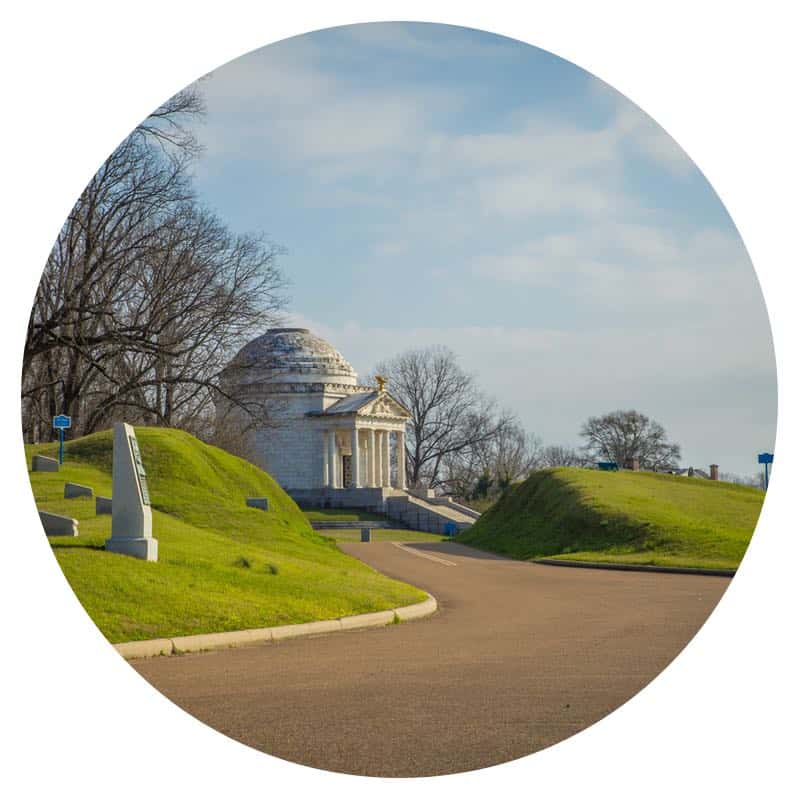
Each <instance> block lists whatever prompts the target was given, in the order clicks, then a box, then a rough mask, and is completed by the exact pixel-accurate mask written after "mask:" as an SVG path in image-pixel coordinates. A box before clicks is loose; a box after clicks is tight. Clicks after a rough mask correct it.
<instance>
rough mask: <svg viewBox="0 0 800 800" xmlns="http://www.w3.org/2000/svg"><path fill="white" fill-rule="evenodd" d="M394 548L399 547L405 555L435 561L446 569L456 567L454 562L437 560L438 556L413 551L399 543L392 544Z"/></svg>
mask: <svg viewBox="0 0 800 800" xmlns="http://www.w3.org/2000/svg"><path fill="white" fill-rule="evenodd" d="M392 544H393V545H394V546H395V547H399V548H400V549H401V550H404V551H405V552H406V553H411V554H412V555H415V556H419V557H420V558H427V559H428V561H436V562H437V563H438V564H444V565H445V566H446V567H455V566H458V565H457V564H456V562H455V561H447V559H444V558H439V557H438V556H432V555H431V554H430V553H424V552H422V551H421V550H414V549H413V548H411V547H406V545H404V544H401V543H400V542H392Z"/></svg>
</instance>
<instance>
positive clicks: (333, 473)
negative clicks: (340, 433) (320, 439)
mask: <svg viewBox="0 0 800 800" xmlns="http://www.w3.org/2000/svg"><path fill="white" fill-rule="evenodd" d="M338 473H339V470H338V469H337V468H336V431H334V430H329V431H328V485H329V486H330V487H331V489H337V488H338V478H339V475H338Z"/></svg>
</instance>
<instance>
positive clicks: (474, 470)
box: [374, 346, 681, 505]
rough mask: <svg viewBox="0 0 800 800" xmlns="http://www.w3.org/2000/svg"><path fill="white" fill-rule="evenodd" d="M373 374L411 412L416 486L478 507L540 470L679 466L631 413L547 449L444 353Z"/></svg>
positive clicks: (409, 443)
mask: <svg viewBox="0 0 800 800" xmlns="http://www.w3.org/2000/svg"><path fill="white" fill-rule="evenodd" d="M374 371H375V373H376V374H381V375H383V376H385V377H386V378H388V380H389V389H390V391H391V392H392V394H394V395H395V397H397V399H398V400H400V401H401V402H402V403H403V404H404V405H405V406H406V408H408V410H409V411H410V412H411V421H410V424H409V429H408V433H407V436H406V453H405V456H406V476H407V479H408V482H409V485H410V486H411V487H413V488H426V489H435V490H438V491H439V492H442V493H446V494H450V495H452V496H454V497H457V498H460V499H462V500H466V501H469V502H473V503H475V504H477V505H481V504H482V501H486V500H491V499H492V498H494V497H496V496H497V495H498V494H500V493H502V492H503V491H504V490H505V489H506V488H507V487H508V486H510V485H511V484H513V483H516V482H517V481H520V480H523V479H524V478H526V477H527V476H528V475H529V474H530V473H531V472H533V471H535V470H539V469H545V468H548V467H593V466H595V465H596V464H597V462H598V461H614V462H617V463H618V464H619V465H620V466H621V467H623V466H626V465H629V464H632V463H633V462H634V460H635V461H638V462H639V466H640V468H641V469H648V470H657V471H667V470H669V469H673V468H675V467H677V465H678V462H679V460H680V453H681V451H680V447H679V446H678V445H677V444H675V443H674V442H670V441H669V440H668V438H667V434H666V431H665V430H664V427H663V426H662V425H660V424H659V423H658V422H655V421H654V420H651V419H650V418H649V417H647V416H646V415H644V414H642V413H640V412H638V411H634V410H629V411H614V412H611V413H608V414H605V415H603V416H599V417H590V418H589V419H588V420H587V421H586V422H585V423H584V424H583V426H582V427H581V429H580V436H581V438H582V439H583V445H582V446H581V447H570V446H564V445H547V446H545V445H543V443H542V441H541V439H540V438H539V437H538V436H536V435H534V434H532V433H529V432H528V431H526V430H525V428H524V426H523V425H522V423H521V422H520V420H519V418H518V417H517V416H516V415H514V414H513V413H512V412H510V411H508V410H504V409H501V408H499V407H498V406H497V403H496V402H495V401H494V400H493V399H491V398H490V397H488V396H487V395H486V394H484V393H483V392H482V391H481V389H480V387H479V386H478V384H477V381H476V379H475V377H474V376H473V375H470V374H469V373H467V372H466V371H465V370H464V369H463V368H462V367H461V366H460V364H459V362H458V357H457V356H456V354H455V353H454V352H453V351H452V350H450V349H448V348H446V347H442V346H434V347H427V348H422V349H417V350H410V351H407V352H405V353H403V354H401V355H399V356H397V357H395V358H393V359H390V360H388V361H383V362H381V363H379V364H378V365H377V366H376V367H375V370H374Z"/></svg>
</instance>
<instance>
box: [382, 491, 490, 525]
mask: <svg viewBox="0 0 800 800" xmlns="http://www.w3.org/2000/svg"><path fill="white" fill-rule="evenodd" d="M386 515H387V516H388V517H389V519H391V520H393V521H396V522H402V523H403V524H405V525H407V526H408V527H409V528H413V529H414V530H417V531H427V532H429V533H440V534H448V533H450V532H453V529H454V530H455V531H456V532H457V531H463V530H465V529H466V528H468V527H469V526H470V525H472V523H473V522H475V518H474V517H471V516H467V515H466V514H465V513H463V512H462V511H460V510H459V509H458V508H453V507H451V506H449V505H448V504H445V503H431V502H429V501H427V500H423V499H422V498H419V497H413V496H411V495H408V494H406V495H402V496H396V497H387V498H386Z"/></svg>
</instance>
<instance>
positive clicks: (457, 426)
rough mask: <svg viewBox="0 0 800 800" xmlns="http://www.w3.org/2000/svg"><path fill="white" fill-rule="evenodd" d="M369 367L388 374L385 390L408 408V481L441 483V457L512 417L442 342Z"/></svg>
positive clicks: (496, 431)
mask: <svg viewBox="0 0 800 800" xmlns="http://www.w3.org/2000/svg"><path fill="white" fill-rule="evenodd" d="M374 371H375V373H376V374H381V375H384V376H386V377H387V378H388V381H389V391H391V392H392V394H393V395H395V396H396V397H397V399H398V400H400V402H401V403H403V404H404V405H405V406H406V408H408V410H409V411H410V412H411V423H410V429H409V432H408V436H407V437H406V462H407V468H406V474H407V476H408V482H409V484H410V485H411V486H415V487H419V486H428V487H429V488H435V487H437V486H439V485H441V484H442V482H443V481H444V479H445V477H446V476H445V474H444V469H443V467H444V462H445V459H447V458H450V457H452V456H454V455H455V454H458V453H463V452H464V451H466V450H467V449H469V448H473V447H476V446H478V445H480V444H481V443H484V442H488V441H490V440H492V439H494V438H496V437H497V436H499V435H500V434H502V433H503V432H504V431H505V430H506V429H507V428H508V426H509V425H510V424H511V422H512V417H511V415H509V414H508V413H507V412H499V411H498V410H497V408H496V404H495V402H494V401H493V400H491V399H490V398H488V397H486V396H485V395H484V394H483V393H482V392H481V391H480V390H479V388H478V386H477V384H476V382H475V379H474V378H473V377H472V376H471V375H469V374H468V373H467V372H465V371H464V370H463V369H462V368H461V367H460V366H459V364H458V359H457V357H456V355H455V353H453V351H452V350H450V349H448V348H446V347H443V346H433V347H428V348H424V349H421V350H410V351H408V352H406V353H403V354H402V355H399V356H397V357H396V358H394V359H391V360H390V361H385V362H382V363H380V364H378V365H377V366H376V367H375V370H374Z"/></svg>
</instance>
